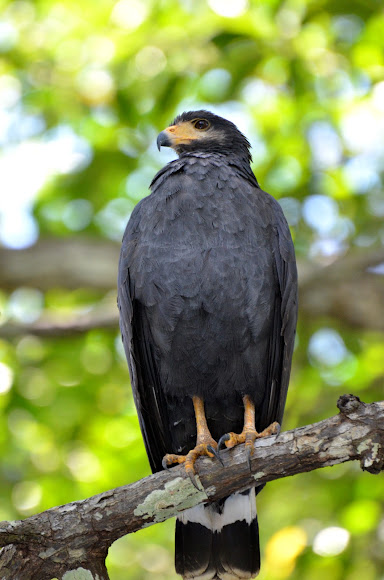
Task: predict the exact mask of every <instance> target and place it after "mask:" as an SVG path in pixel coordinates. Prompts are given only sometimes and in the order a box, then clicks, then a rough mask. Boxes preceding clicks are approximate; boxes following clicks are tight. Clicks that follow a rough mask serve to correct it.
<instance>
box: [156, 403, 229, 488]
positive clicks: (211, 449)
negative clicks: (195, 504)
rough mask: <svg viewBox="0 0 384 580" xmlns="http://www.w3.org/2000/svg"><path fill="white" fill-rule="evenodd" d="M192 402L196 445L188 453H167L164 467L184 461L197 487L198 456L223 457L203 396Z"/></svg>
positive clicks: (186, 469) (164, 458)
mask: <svg viewBox="0 0 384 580" xmlns="http://www.w3.org/2000/svg"><path fill="white" fill-rule="evenodd" d="M192 402H193V408H194V410H195V419H196V431H197V437H196V446H195V447H194V449H191V451H189V453H188V454H187V455H175V454H173V453H167V455H165V456H164V457H163V467H164V469H166V468H167V467H168V466H169V465H172V464H173V463H184V464H185V471H186V472H187V474H188V475H189V477H190V479H191V481H192V483H193V484H194V485H195V487H198V485H197V482H196V478H195V462H196V460H197V459H198V457H201V456H203V455H206V456H208V457H218V459H219V460H220V461H221V459H220V457H219V456H218V454H217V451H216V450H217V443H216V441H215V440H214V439H213V437H212V435H211V433H210V431H209V428H208V424H207V419H206V416H205V410H204V400H203V399H202V398H201V397H192Z"/></svg>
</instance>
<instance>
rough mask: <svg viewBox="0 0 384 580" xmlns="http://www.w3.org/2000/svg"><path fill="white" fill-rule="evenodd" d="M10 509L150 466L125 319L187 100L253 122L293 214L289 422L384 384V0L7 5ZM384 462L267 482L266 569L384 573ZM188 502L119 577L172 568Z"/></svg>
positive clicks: (1, 122) (263, 508)
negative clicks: (174, 124)
mask: <svg viewBox="0 0 384 580" xmlns="http://www.w3.org/2000/svg"><path fill="white" fill-rule="evenodd" d="M0 75H1V76H0V144H1V146H2V150H1V154H0V244H1V245H0V287H1V291H0V310H1V322H0V324H1V326H0V361H1V362H0V409H1V418H0V496H1V504H0V519H1V520H2V519H6V520H12V519H17V518H23V517H27V516H29V515H31V514H34V513H37V512H39V511H42V510H44V509H46V508H49V507H51V506H54V505H57V504H62V503H67V502H70V501H72V500H77V499H82V498H86V497H88V496H90V495H92V494H96V493H98V492H101V491H104V490H107V489H110V488H113V487H117V486H119V485H123V484H127V483H129V482H132V481H135V480H137V479H140V478H142V477H144V476H145V475H147V474H148V473H149V466H148V462H147V459H146V455H145V451H144V446H143V443H142V440H141V436H140V432H139V427H138V422H137V418H136V414H135V409H134V405H133V402H132V397H131V394H130V389H129V377H128V371H127V367H126V362H125V358H124V355H123V351H122V346H121V341H120V336H119V332H118V322H117V318H118V317H117V308H116V272H117V261H118V253H119V245H120V240H121V237H122V233H123V230H124V226H125V224H126V222H127V219H128V217H129V215H130V213H131V211H132V209H133V207H134V206H135V204H136V203H137V201H138V200H139V199H141V198H142V197H143V196H145V195H147V193H148V185H149V183H150V180H151V178H152V176H153V175H154V174H155V172H156V171H157V170H158V169H159V168H160V167H161V166H163V165H164V164H165V163H166V162H167V161H170V160H171V159H172V158H174V154H173V153H172V152H171V151H168V150H164V149H163V150H162V151H161V152H160V153H159V152H158V151H157V149H156V146H155V141H156V135H157V133H158V132H159V131H160V130H161V129H163V128H165V127H166V126H167V125H168V124H169V123H170V122H171V121H172V119H173V117H174V116H175V115H176V114H177V113H180V112H182V111H183V110H188V109H191V108H192V109H197V108H202V107H205V108H207V109H209V110H212V111H214V112H216V113H218V114H220V115H223V116H225V117H227V118H229V119H230V120H232V121H233V122H235V123H236V124H237V125H238V126H239V128H240V129H241V130H242V131H243V132H244V133H245V134H246V135H247V136H248V137H249V139H250V141H251V143H252V147H253V150H252V151H253V160H254V162H253V169H254V171H255V173H256V176H257V178H258V180H259V182H260V184H261V186H262V187H263V188H264V189H266V190H267V191H268V192H270V193H272V194H273V195H274V196H275V197H276V198H277V199H278V200H279V202H280V203H281V205H282V207H283V209H284V212H285V214H286V217H287V219H288V222H289V224H290V226H291V228H292V235H293V237H294V241H295V246H296V252H297V258H298V263H299V275H300V319H299V326H298V336H297V346H296V350H295V355H294V363H293V371H292V381H291V387H290V391H289V394H288V402H287V408H286V415H285V423H284V425H283V428H284V429H290V428H295V427H298V426H300V425H305V424H308V423H311V422H315V421H319V420H321V419H324V418H326V417H329V416H331V415H334V414H336V412H337V409H336V401H337V398H338V396H339V395H341V394H344V393H353V394H355V395H358V396H359V397H361V398H362V400H364V401H365V402H372V401H375V400H381V399H383V398H384V397H383V393H384V389H383V361H384V342H383V333H384V247H383V242H384V223H383V217H384V193H383V167H384V165H383V162H384V11H383V5H382V2H381V0H367V1H365V2H361V1H359V0H349V1H348V2H346V1H344V0H339V1H337V2H334V1H331V0H286V1H281V0H263V1H261V0H259V1H251V0H208V1H205V0H119V1H113V0H98V1H97V2H94V0H92V1H91V0H82V1H81V2H76V1H74V0H65V1H64V0H61V1H59V0H34V1H28V0H18V1H15V2H6V1H3V2H1V4H0ZM383 497H384V481H383V477H382V476H373V475H370V474H367V473H363V472H362V471H361V470H360V468H359V466H358V465H357V464H354V463H346V464H344V465H339V466H336V467H333V468H327V469H323V470H319V471H316V472H313V473H307V474H303V475H298V476H296V477H294V478H289V479H286V480H280V481H277V482H274V483H270V484H269V485H268V486H267V487H266V489H265V490H264V491H263V493H262V494H261V495H260V496H259V500H258V510H259V522H260V526H261V542H262V551H263V565H262V572H261V574H260V579H261V580H279V579H286V578H287V579H288V578H289V579H292V580H299V579H304V578H307V579H310V580H320V579H321V580H323V578H324V577H326V578H328V579H329V580H360V579H361V578H362V577H363V578H364V579H365V580H383V579H384V513H383ZM173 526H174V522H173V521H167V522H165V523H164V524H162V525H156V526H152V527H151V528H148V529H146V530H143V531H142V532H139V533H137V534H132V535H130V536H129V537H125V538H122V539H121V540H119V541H118V542H116V543H115V544H114V545H113V546H112V548H111V550H110V554H109V557H108V568H109V571H110V576H111V579H112V580H125V579H129V580H131V579H132V580H151V579H154V578H156V579H159V580H171V579H175V578H176V575H175V573H174V570H173Z"/></svg>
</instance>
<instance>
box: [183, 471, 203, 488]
mask: <svg viewBox="0 0 384 580" xmlns="http://www.w3.org/2000/svg"><path fill="white" fill-rule="evenodd" d="M185 471H186V473H187V475H188V477H189V479H190V480H191V483H192V485H193V486H194V487H195V488H196V489H197V490H198V491H201V484H200V485H199V484H198V483H197V479H196V474H195V472H194V471H193V470H189V469H188V470H187V469H186V470H185Z"/></svg>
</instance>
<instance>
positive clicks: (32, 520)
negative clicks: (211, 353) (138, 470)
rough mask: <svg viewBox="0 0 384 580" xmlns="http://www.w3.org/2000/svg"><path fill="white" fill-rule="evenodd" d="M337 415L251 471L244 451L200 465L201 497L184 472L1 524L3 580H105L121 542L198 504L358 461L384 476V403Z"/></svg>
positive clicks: (288, 438)
mask: <svg viewBox="0 0 384 580" xmlns="http://www.w3.org/2000/svg"><path fill="white" fill-rule="evenodd" d="M338 408H339V410H340V413H339V414H338V415H336V416H334V417H331V418H329V419H326V420H324V421H321V422H319V423H315V424H313V425H307V426H306V427H300V428H298V429H295V430H292V431H286V432H284V433H281V434H280V435H279V436H277V437H276V436H272V437H268V438H265V439H261V440H260V439H259V440H257V441H256V444H255V448H254V454H253V457H252V472H250V470H249V467H248V461H247V457H246V454H245V453H244V448H243V446H239V447H238V448H235V449H232V450H228V451H225V452H224V453H223V460H224V468H223V467H222V466H221V465H220V464H219V463H218V462H217V461H214V460H211V459H208V458H204V459H200V460H199V461H198V464H197V471H198V473H199V477H200V481H201V489H199V490H198V489H196V488H195V487H194V486H193V485H192V483H191V482H190V480H189V478H188V477H187V476H186V475H185V472H184V469H183V466H177V467H174V468H172V469H170V470H169V471H161V472H159V473H156V474H154V475H151V476H149V477H146V478H145V479H143V480H141V481H138V482H136V483H133V484H131V485H126V486H123V487H119V488H117V489H114V490H111V491H107V492H104V493H101V494H99V495H96V496H93V497H90V498H88V499H86V500H83V501H76V502H72V503H69V504H67V505H64V506H60V507H55V508H52V509H49V510H47V511H45V512H42V513H41V514H37V515H35V516H32V517H29V518H27V519H26V520H23V521H15V522H0V545H1V546H7V548H6V549H4V550H2V552H1V554H0V572H1V579H2V580H11V579H12V580H18V579H19V578H20V580H21V579H22V580H34V579H35V578H39V580H50V579H51V578H53V577H55V578H59V579H61V578H62V577H63V575H64V573H66V574H68V571H75V570H78V569H79V568H82V569H83V570H85V571H88V572H89V574H91V575H88V576H84V578H89V579H91V578H94V579H96V578H97V577H98V578H99V579H100V580H105V579H107V578H108V575H107V572H106V570H105V565H104V559H105V556H106V553H107V550H108V547H109V546H110V545H111V544H112V543H113V542H114V541H115V540H116V539H118V538H120V537H121V536H123V535H125V534H128V533H131V532H135V531H137V530H139V529H141V528H143V527H146V526H149V525H152V524H155V523H157V522H162V521H164V520H166V519H168V518H170V517H173V516H175V515H177V514H178V513H180V512H181V511H183V510H185V509H188V508H190V507H193V506H195V505H197V504H199V503H204V502H209V501H214V500H217V499H219V498H221V497H225V496H227V495H229V494H231V493H234V492H236V491H242V490H244V489H247V488H249V487H251V486H254V485H256V484H258V485H259V484H262V483H266V482H268V481H273V480H275V479H279V478H283V477H288V476H290V475H295V474H298V473H304V472H307V471H312V470H314V469H319V468H320V467H326V466H329V465H335V464H337V463H343V462H346V461H352V460H359V461H360V465H361V467H362V469H364V470H367V471H369V472H370V473H374V474H377V473H379V472H380V471H381V470H383V468H384V401H382V402H379V403H372V404H365V403H362V402H361V401H360V400H359V399H358V398H357V397H354V396H353V395H344V396H342V397H340V399H339V401H338ZM10 559H12V568H9V562H10ZM37 566H38V568H37ZM36 570H37V572H36ZM74 577H76V576H74ZM79 577H80V576H79ZM69 579H70V576H67V575H66V576H65V580H69Z"/></svg>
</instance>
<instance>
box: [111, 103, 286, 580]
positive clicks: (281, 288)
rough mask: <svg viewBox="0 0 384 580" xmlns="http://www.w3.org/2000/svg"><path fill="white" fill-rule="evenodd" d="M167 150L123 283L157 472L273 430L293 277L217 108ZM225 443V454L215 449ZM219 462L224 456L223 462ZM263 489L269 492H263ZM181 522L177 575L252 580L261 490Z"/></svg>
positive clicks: (138, 217) (196, 511)
mask: <svg viewBox="0 0 384 580" xmlns="http://www.w3.org/2000/svg"><path fill="white" fill-rule="evenodd" d="M157 144H158V147H159V149H160V147H161V146H164V147H172V148H173V149H174V150H175V151H176V153H177V154H178V155H179V158H178V159H176V160H175V161H172V162H171V163H168V164H167V165H166V166H165V167H164V168H163V169H161V170H160V171H159V172H158V173H157V175H156V176H155V177H154V179H153V181H152V183H151V186H150V188H151V194H150V195H149V196H148V197H146V198H144V199H143V200H142V201H140V203H139V204H138V205H137V206H136V208H135V209H134V211H133V212H132V215H131V218H130V220H129V222H128V225H127V228H126V231H125V234H124V238H123V245H122V249H121V256H120V263H119V275H118V303H119V308H120V327H121V332H122V337H123V342H124V347H125V352H126V356H127V360H128V366H129V371H130V376H131V383H132V389H133V394H134V399H135V403H136V407H137V412H138V415H139V420H140V426H141V430H142V433H143V437H144V442H145V446H146V450H147V453H148V457H149V462H150V465H151V468H152V470H153V471H159V470H161V469H163V467H165V466H169V465H172V464H173V463H183V464H184V465H185V469H186V471H187V472H188V473H189V475H190V477H191V479H192V480H194V477H195V466H194V463H195V461H196V459H197V457H199V456H200V455H208V456H209V457H215V456H216V457H219V458H220V456H219V448H221V447H223V446H226V447H233V446H234V445H237V444H238V443H243V442H244V443H245V446H246V447H247V449H248V453H249V455H250V454H251V453H252V449H253V443H254V441H255V439H256V438H257V437H259V436H263V435H268V434H270V433H276V432H277V431H278V423H281V420H282V416H283V411H284V405H285V400H286V395H287V389H288V382H289V374H290V367H291V358H292V351H293V344H294V336H295V328H296V317H297V274H296V262H295V255H294V249H293V244H292V239H291V235H290V231H289V228H288V225H287V222H286V220H285V218H284V215H283V212H282V210H281V208H280V206H279V204H278V203H277V201H275V199H274V198H272V197H271V196H270V195H269V194H268V193H265V192H264V191H262V190H261V189H260V187H259V185H258V182H257V180H256V177H255V176H254V174H253V173H252V170H251V167H250V162H251V155H250V152H249V149H250V144H249V142H248V140H247V139H246V137H245V136H244V135H243V134H242V133H241V132H240V131H239V130H238V129H237V127H236V126H235V125H234V124H233V123H231V122H230V121H227V120H226V119H223V118H221V117H219V116H217V115H214V114H212V113H210V112H208V111H191V112H186V113H183V114H181V115H180V116H178V117H176V119H175V120H174V122H173V124H172V125H171V126H170V127H168V128H167V129H165V130H164V131H162V132H161V133H160V135H159V136H158V139H157ZM218 442H219V445H218ZM214 460H215V459H214ZM259 489H260V488H259ZM259 489H256V490H255V489H251V490H249V491H246V492H244V493H235V494H233V495H231V496H230V497H227V498H225V499H223V500H221V501H219V502H216V503H213V504H209V505H200V506H197V507H195V508H191V509H189V510H186V511H185V512H183V513H182V514H181V515H180V516H179V518H178V519H177V522H176V555H175V560H176V571H177V572H178V573H179V574H181V575H182V576H183V577H184V578H195V579H201V580H203V579H204V580H209V579H211V578H221V579H223V580H224V579H225V580H228V579H240V578H252V577H254V576H256V575H257V573H258V571H259V568H260V549H259V531H258V523H257V516H256V504H255V491H256V493H257V492H258V491H259Z"/></svg>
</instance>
